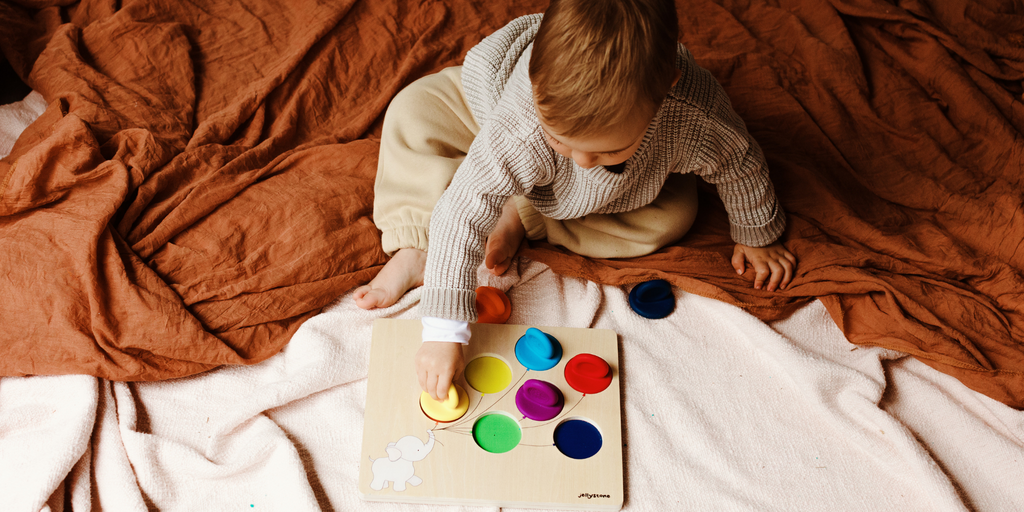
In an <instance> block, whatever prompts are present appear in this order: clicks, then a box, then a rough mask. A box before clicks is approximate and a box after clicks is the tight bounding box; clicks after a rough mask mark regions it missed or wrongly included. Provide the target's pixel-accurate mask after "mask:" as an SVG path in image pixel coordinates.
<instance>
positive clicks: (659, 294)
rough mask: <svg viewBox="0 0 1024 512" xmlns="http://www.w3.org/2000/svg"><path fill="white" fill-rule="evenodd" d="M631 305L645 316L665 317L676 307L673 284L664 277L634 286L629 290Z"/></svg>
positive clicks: (637, 312) (652, 317) (639, 313)
mask: <svg viewBox="0 0 1024 512" xmlns="http://www.w3.org/2000/svg"><path fill="white" fill-rule="evenodd" d="M629 307H631V308H633V311H634V312H636V314H638V315H640V316H642V317H644V318H651V319H655V320H656V319H658V318H665V317H666V316H668V315H670V314H671V313H672V310H673V309H675V307H676V296H675V295H674V294H673V293H672V285H671V284H669V283H668V281H666V280H664V279H655V280H654V281H647V282H646V283H640V284H638V285H636V286H634V287H633V290H631V291H630V292H629Z"/></svg>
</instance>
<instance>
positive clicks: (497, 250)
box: [484, 198, 526, 276]
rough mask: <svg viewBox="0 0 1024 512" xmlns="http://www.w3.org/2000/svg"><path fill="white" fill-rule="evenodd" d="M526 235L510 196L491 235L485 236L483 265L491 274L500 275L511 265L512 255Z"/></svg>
mask: <svg viewBox="0 0 1024 512" xmlns="http://www.w3.org/2000/svg"><path fill="white" fill-rule="evenodd" d="M525 237H526V228H524V227H523V220H522V219H520V218H519V210H518V209H516V205H515V203H514V202H513V201H512V198H509V200H508V201H507V202H506V203H505V207H504V208H502V209H501V218H500V219H498V224H497V225H496V226H494V231H492V232H491V236H489V237H487V245H486V246H485V248H484V265H485V266H486V267H487V268H488V269H489V270H490V271H491V274H494V275H496V276H500V275H502V274H504V273H505V271H506V270H508V267H509V266H510V265H512V257H513V256H515V255H516V251H518V250H519V245H520V244H522V243H523V238H525Z"/></svg>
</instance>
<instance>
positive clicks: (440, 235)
mask: <svg viewBox="0 0 1024 512" xmlns="http://www.w3.org/2000/svg"><path fill="white" fill-rule="evenodd" d="M535 169H538V165H537V164H536V163H535V159H534V158H533V156H532V155H531V154H530V151H529V150H528V149H523V144H522V143H521V142H520V141H517V140H515V138H514V137H513V136H512V135H511V134H510V133H509V131H508V130H506V129H504V128H503V126H502V125H501V123H496V122H490V123H487V124H486V125H484V126H483V127H482V128H481V130H480V133H479V134H478V135H477V137H476V139H474V141H473V144H472V145H470V148H469V151H468V153H467V155H466V158H465V160H463V161H462V164H461V165H460V166H459V169H458V170H457V171H456V172H455V176H454V178H453V179H452V183H451V184H450V185H449V186H448V189H447V190H445V192H444V194H443V195H442V196H441V199H440V200H439V201H438V203H437V206H436V207H435V208H434V212H433V215H432V217H431V221H430V232H429V233H430V234H429V236H430V242H429V248H428V250H427V264H426V268H425V270H424V276H423V279H424V283H423V292H422V295H421V298H420V314H421V315H422V316H432V317H438V318H447V319H452V320H461V321H466V322H475V321H476V292H475V290H476V284H477V274H476V273H477V268H478V267H479V266H480V263H481V262H482V261H483V258H484V244H485V242H486V239H487V236H488V235H489V234H490V232H491V231H492V230H493V229H494V226H495V225H496V224H497V222H498V218H499V217H500V216H501V210H502V207H503V206H504V205H505V202H506V201H507V200H508V198H509V197H511V196H513V195H523V194H525V192H526V190H525V187H524V186H523V185H522V184H523V183H530V182H533V178H532V177H530V176H524V175H523V174H524V173H531V172H534V171H533V170H535Z"/></svg>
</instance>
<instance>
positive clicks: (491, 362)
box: [466, 356, 512, 395]
mask: <svg viewBox="0 0 1024 512" xmlns="http://www.w3.org/2000/svg"><path fill="white" fill-rule="evenodd" d="M466 382H468V383H469V385H470V386H472V387H473V389H475V390H477V391H479V392H481V393H483V394H485V395H489V394H491V393H497V392H498V391H501V390H503V389H505V388H506V387H508V385H509V384H511V383H512V369H511V368H509V367H508V365H507V364H505V361H502V360H501V359H498V358H497V357H490V356H484V357H478V358H476V359H474V360H472V361H470V362H469V364H467V365H466Z"/></svg>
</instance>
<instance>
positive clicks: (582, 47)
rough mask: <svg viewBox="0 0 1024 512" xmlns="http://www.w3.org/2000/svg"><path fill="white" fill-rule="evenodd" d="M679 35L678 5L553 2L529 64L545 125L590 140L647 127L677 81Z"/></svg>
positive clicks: (633, 0) (643, 0) (625, 0)
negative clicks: (676, 64) (622, 130)
mask: <svg viewBox="0 0 1024 512" xmlns="http://www.w3.org/2000/svg"><path fill="white" fill-rule="evenodd" d="M678 32H679V26H678V21H677V18H676V11H675V4H674V2H673V0H552V1H551V5H550V7H549V8H548V10H547V11H546V12H545V13H544V19H543V21H542V22H541V25H540V29H539V30H538V32H537V36H536V38H535V39H534V43H533V55H532V57H531V58H530V80H531V82H532V83H533V96H534V101H535V103H536V106H537V113H538V115H539V117H540V118H541V122H542V125H544V126H545V127H546V128H547V129H549V130H551V131H553V132H554V133H555V134H557V135H558V136H561V137H559V138H562V137H567V138H572V139H586V140H589V139H592V138H593V137H594V136H600V135H607V134H608V133H609V131H615V130H619V131H621V129H622V128H624V127H626V126H627V125H636V124H639V123H640V122H641V121H638V120H637V119H635V118H643V119H642V122H643V125H644V126H643V127H644V128H646V125H647V123H648V122H649V121H650V119H651V117H653V116H654V114H655V112H656V111H657V109H658V107H659V106H660V105H661V102H662V100H663V99H664V97H665V94H666V93H667V92H668V90H669V89H670V88H671V86H672V84H673V82H674V81H675V80H676V78H677V77H678V74H677V71H676V67H675V59H676V40H677V38H678ZM549 134H550V132H549ZM640 135H641V136H642V133H641V134H640ZM638 142H639V141H638ZM637 145H639V144H637ZM555 149H556V150H557V149H558V148H557V147H556V148H555ZM615 149H618V148H615ZM634 149H635V148H634ZM631 154H632V153H630V154H627V155H625V157H623V158H622V160H625V159H626V158H628V157H629V156H630V155H631ZM622 160H620V161H622Z"/></svg>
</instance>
